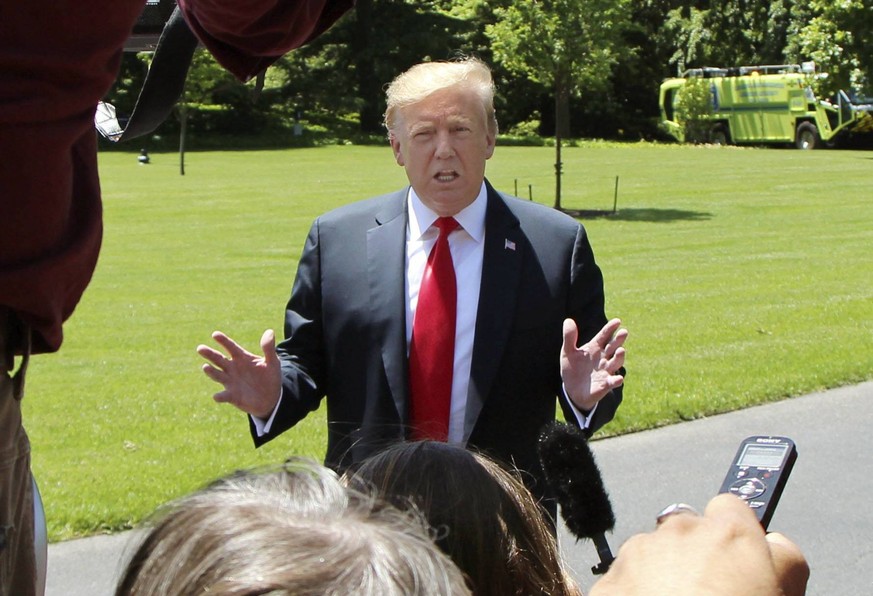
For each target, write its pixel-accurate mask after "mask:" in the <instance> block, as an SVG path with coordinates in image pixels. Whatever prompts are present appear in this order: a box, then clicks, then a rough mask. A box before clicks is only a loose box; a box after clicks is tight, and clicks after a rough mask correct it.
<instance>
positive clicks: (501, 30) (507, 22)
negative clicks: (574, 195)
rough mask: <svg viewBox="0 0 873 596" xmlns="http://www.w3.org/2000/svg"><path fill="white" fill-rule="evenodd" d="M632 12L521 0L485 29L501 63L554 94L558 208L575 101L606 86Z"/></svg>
mask: <svg viewBox="0 0 873 596" xmlns="http://www.w3.org/2000/svg"><path fill="white" fill-rule="evenodd" d="M628 8H629V4H628V0H518V1H516V2H512V3H510V4H508V5H507V6H505V7H501V8H497V9H495V11H494V13H495V16H496V17H497V21H496V22H495V23H493V24H490V25H488V26H486V28H485V33H486V35H487V36H488V38H489V39H491V41H492V51H493V52H494V59H495V60H496V61H498V62H500V63H501V64H502V65H503V66H504V67H506V68H507V69H508V70H509V71H510V72H514V73H517V74H519V75H522V76H526V77H528V78H529V79H531V80H533V81H536V82H537V83H539V84H541V85H543V86H545V87H547V88H550V89H552V90H553V91H554V97H555V141H556V143H555V144H556V151H557V160H556V164H555V168H556V187H555V208H557V209H560V208H561V183H560V181H561V177H560V173H561V171H560V170H561V157H560V152H561V139H562V138H565V137H567V136H568V135H569V131H570V99H571V98H572V97H579V96H581V95H582V94H583V90H584V92H585V93H586V94H588V93H593V92H596V91H602V90H603V89H604V88H605V86H606V82H607V81H608V79H609V73H610V70H611V69H612V67H613V66H614V64H615V63H616V61H617V60H618V58H619V57H620V56H621V55H622V53H623V51H624V47H623V46H622V36H621V35H622V32H623V31H624V29H625V28H626V27H627V24H628V17H629V12H628Z"/></svg>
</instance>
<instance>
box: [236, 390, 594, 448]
mask: <svg viewBox="0 0 873 596" xmlns="http://www.w3.org/2000/svg"><path fill="white" fill-rule="evenodd" d="M281 403H282V391H281V390H280V391H279V401H277V402H276V407H275V408H273V412H272V413H271V414H270V417H269V418H267V419H266V420H265V419H263V418H258V417H257V416H252V415H251V414H249V418H251V419H252V422H253V423H254V425H255V434H256V435H257V436H259V437H263V436H264V435H265V434H267V433H268V432H270V427H271V426H273V419H274V418H276V412H278V411H279V404H281ZM583 428H584V427H583Z"/></svg>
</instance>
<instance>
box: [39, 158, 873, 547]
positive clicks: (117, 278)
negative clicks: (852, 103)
mask: <svg viewBox="0 0 873 596" xmlns="http://www.w3.org/2000/svg"><path fill="white" fill-rule="evenodd" d="M554 159H555V153H554V149H550V148H519V147H499V146H498V149H497V152H496V154H495V157H494V158H493V159H492V160H491V162H489V165H488V173H487V175H488V177H489V179H490V180H491V181H492V183H493V184H494V185H495V186H496V187H497V188H499V189H502V190H504V191H507V192H515V190H516V188H517V189H518V193H519V194H520V195H521V196H523V197H525V198H527V197H528V196H529V189H530V192H531V193H532V196H533V199H534V200H536V201H537V202H541V203H544V204H547V205H551V204H552V203H553V200H554V198H553V197H554V174H553V172H554ZM563 162H564V163H563V170H564V177H563V204H564V206H565V207H566V208H570V209H596V210H606V211H611V210H612V208H613V201H614V191H615V179H616V177H618V179H619V186H618V201H617V206H618V211H617V213H615V214H613V215H609V216H601V217H588V218H586V219H585V220H584V223H585V226H586V228H587V229H588V231H589V234H590V237H591V242H592V245H593V247H594V251H595V255H596V256H597V259H598V262H599V264H600V266H601V268H602V269H603V271H604V275H605V281H606V291H607V310H608V315H610V316H618V317H621V318H622V319H623V321H624V323H625V325H626V326H627V327H628V329H629V330H630V332H631V337H630V339H629V340H628V343H627V348H628V364H627V365H628V370H629V372H628V376H627V379H626V385H627V387H626V393H625V396H626V397H625V402H624V404H623V406H622V407H621V409H620V410H619V413H618V416H617V418H616V420H614V421H613V422H612V423H610V424H609V425H608V426H607V427H606V428H605V429H604V430H603V431H602V433H601V436H604V435H606V434H617V433H625V432H631V431H636V430H640V429H645V428H650V427H654V426H658V425H664V424H670V423H674V422H677V421H680V420H687V419H693V418H697V417H701V416H707V415H711V414H715V413H718V412H724V411H728V410H732V409H737V408H742V407H746V406H750V405H753V404H758V403H761V402H765V401H770V400H776V399H780V398H785V397H789V396H793V395H798V394H802V393H805V392H808V391H812V390H817V389H822V388H826V387H832V386H837V385H841V384H846V383H852V382H858V381H861V380H865V379H870V378H873V255H871V247H873V199H871V195H873V192H871V191H873V152H861V151H813V152H800V151H794V150H773V149H737V148H718V147H691V146H678V145H660V146H659V145H649V144H639V145H613V144H606V143H591V144H584V145H582V146H579V147H573V148H565V149H564V151H563ZM100 168H101V174H102V180H103V188H104V202H105V222H106V232H105V239H104V244H103V250H102V254H101V258H100V262H99V265H98V268H97V271H96V274H95V276H94V279H93V281H92V283H91V285H90V287H89V289H88V291H87V292H86V293H85V296H84V298H83V300H82V302H81V303H80V305H79V307H78V309H77V310H76V312H75V314H74V316H73V317H72V318H71V319H70V321H69V322H68V323H67V325H66V326H65V332H66V338H65V342H64V346H63V348H62V349H61V351H60V352H59V353H58V354H53V355H43V356H38V357H36V358H34V359H33V361H32V364H31V370H30V372H29V375H28V388H27V398H26V399H25V402H24V403H25V424H26V427H27V429H28V432H29V433H30V437H31V441H32V444H33V460H34V461H33V468H34V471H35V473H36V476H37V479H38V481H39V485H40V488H41V491H42V495H43V499H44V501H45V506H46V510H47V516H48V521H49V533H50V538H51V539H52V540H60V539H66V538H71V537H75V536H81V535H87V534H91V533H95V532H103V531H116V530H121V529H125V528H129V527H131V526H133V525H135V524H136V523H137V522H138V521H140V520H141V519H142V518H143V517H144V516H146V515H148V514H149V513H150V512H151V511H152V510H153V509H154V508H155V507H156V506H158V505H159V504H161V503H163V502H165V501H167V500H168V499H171V498H173V497H176V496H178V495H181V494H183V493H186V492H189V491H191V490H193V489H195V488H197V487H199V486H201V485H202V484H204V483H205V482H207V481H209V480H211V479H213V478H215V477H217V476H219V475H222V474H224V473H227V472H229V471H232V470H235V469H238V468H241V467H248V466H251V465H257V464H262V463H267V462H275V461H279V460H281V459H283V458H285V457H287V456H288V455H291V454H302V455H308V456H311V457H314V458H316V459H321V457H322V456H323V452H324V443H325V424H324V415H323V412H321V411H319V412H316V413H313V414H312V415H311V416H310V417H309V418H308V419H307V420H305V421H304V422H303V423H302V424H300V425H299V426H298V427H297V428H295V429H293V430H292V431H289V432H287V433H285V434H284V435H283V436H282V437H280V438H278V439H277V440H275V441H273V442H272V443H271V444H268V445H267V446H265V447H263V448H261V449H258V450H255V449H254V448H253V446H252V443H251V440H250V438H249V435H248V427H247V423H246V420H245V417H244V416H243V415H242V414H241V413H240V412H238V411H237V410H235V409H234V408H233V407H231V406H227V405H217V404H215V403H214V402H213V400H212V397H211V396H212V394H213V393H214V392H215V390H216V388H217V386H216V385H214V384H213V383H212V382H211V381H209V380H208V379H207V378H206V377H205V376H204V375H203V374H202V373H201V372H200V370H199V369H200V365H201V360H200V358H199V356H197V354H196V353H195V347H196V346H197V344H199V343H202V342H208V341H209V336H210V334H211V332H212V331H213V330H214V329H221V330H223V331H225V332H227V333H228V334H230V335H231V336H233V337H235V338H237V339H238V340H239V341H241V342H242V343H243V344H244V345H246V346H248V347H250V348H252V349H255V348H257V344H258V340H259V338H260V335H261V333H262V331H263V330H264V329H265V328H268V327H272V328H275V329H276V330H277V331H278V332H279V333H280V334H281V327H282V317H283V309H284V305H285V302H286V301H287V298H288V294H289V292H290V289H291V282H292V280H293V276H294V271H295V267H296V262H297V258H298V257H299V255H300V250H301V248H302V245H303V241H304V239H305V236H306V233H307V231H308V229H309V225H310V223H311V222H312V220H313V219H314V218H315V217H316V216H317V215H318V214H320V213H322V212H324V211H326V210H328V209H330V208H333V207H337V206H340V205H343V204H346V203H349V202H352V201H354V200H357V199H360V198H364V197H368V196H372V195H375V194H381V193H384V192H389V191H392V190H395V189H397V188H399V187H401V186H402V185H403V184H405V183H406V179H405V175H404V173H403V170H402V169H401V168H400V167H398V166H397V165H396V164H395V163H394V161H393V158H392V156H391V152H390V149H389V148H388V147H387V146H385V147H355V146H336V147H324V148H316V149H295V150H287V151H263V152H261V151H251V152H208V153H189V154H188V155H187V156H186V175H185V176H180V175H179V166H178V156H177V155H175V154H172V153H167V154H154V155H152V163H151V164H150V165H148V166H140V165H138V163H137V160H136V154H135V153H114V152H113V153H103V154H101V156H100ZM350 341H354V338H350ZM556 365H557V354H556Z"/></svg>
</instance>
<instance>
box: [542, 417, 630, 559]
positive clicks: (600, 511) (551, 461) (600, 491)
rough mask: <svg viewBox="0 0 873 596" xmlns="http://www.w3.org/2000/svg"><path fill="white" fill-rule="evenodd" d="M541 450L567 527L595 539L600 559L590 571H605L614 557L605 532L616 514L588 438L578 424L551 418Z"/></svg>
mask: <svg viewBox="0 0 873 596" xmlns="http://www.w3.org/2000/svg"><path fill="white" fill-rule="evenodd" d="M538 450H539V456H540V462H541V463H542V466H543V471H544V472H545V476H546V482H547V483H548V485H549V487H551V489H552V491H553V492H554V493H555V497H556V498H557V500H558V505H560V506H561V517H563V518H564V523H565V524H566V526H567V530H569V531H570V533H571V534H573V535H574V536H575V537H576V538H577V539H583V538H588V539H591V540H592V541H593V542H594V546H595V548H596V549H597V555H598V557H599V558H600V563H599V564H598V565H595V566H593V567H592V568H591V573H593V574H594V575H601V574H603V573H606V572H607V571H608V570H609V566H610V565H611V564H612V562H613V561H614V560H615V557H614V556H613V554H612V550H611V549H610V548H609V543H608V542H607V540H606V532H607V531H611V530H612V529H613V528H614V527H615V515H614V513H613V511H612V504H611V503H610V502H609V495H608V494H607V493H606V488H605V487H604V486H603V478H602V477H601V475H600V470H599V469H598V468H597V462H595V461H594V454H593V453H592V452H591V448H590V447H589V445H588V439H587V438H586V437H585V434H584V433H583V432H582V431H581V430H580V429H578V428H576V427H575V426H571V425H569V424H563V423H560V422H552V423H550V424H548V425H547V426H545V427H544V428H543V430H542V432H541V433H540V439H539V445H538Z"/></svg>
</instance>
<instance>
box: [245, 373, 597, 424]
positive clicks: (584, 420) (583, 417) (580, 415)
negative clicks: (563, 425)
mask: <svg viewBox="0 0 873 596" xmlns="http://www.w3.org/2000/svg"><path fill="white" fill-rule="evenodd" d="M561 391H563V392H564V397H565V398H566V399H567V403H569V404H570V409H572V410H573V414H574V415H575V416H576V422H578V423H579V428H581V429H586V428H588V427H589V426H590V425H591V418H593V417H594V412H596V411H597V405H598V404H594V407H593V408H591V410H590V411H589V412H588V413H587V414H586V413H585V412H583V411H582V410H580V409H579V408H577V407H576V404H574V403H573V400H572V399H570V396H569V395H567V388H566V387H564V385H563V384H562V385H561ZM258 436H260V435H258Z"/></svg>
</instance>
